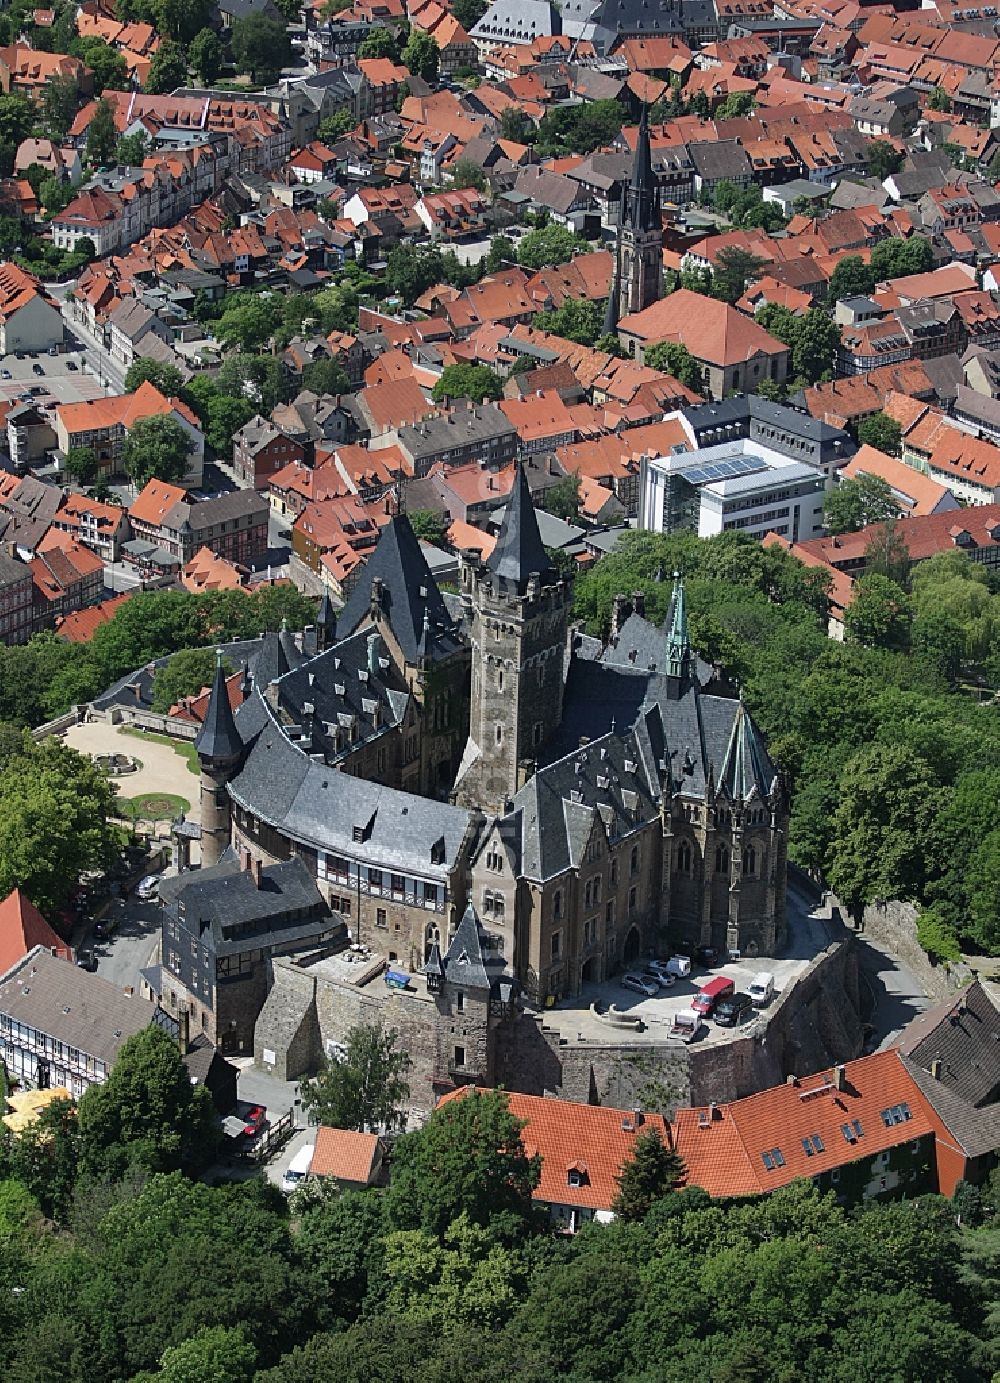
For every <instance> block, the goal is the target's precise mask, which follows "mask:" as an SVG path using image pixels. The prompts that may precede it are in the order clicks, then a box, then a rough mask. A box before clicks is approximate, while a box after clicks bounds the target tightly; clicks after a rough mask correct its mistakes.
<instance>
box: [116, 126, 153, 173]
mask: <svg viewBox="0 0 1000 1383" xmlns="http://www.w3.org/2000/svg"><path fill="white" fill-rule="evenodd" d="M147 148H148V142H147V140H146V136H145V134H144V133H143V132H142V130H137V131H136V133H135V134H127V135H123V136H122V138H121V139H119V141H118V147H117V149H116V150H115V159H116V160H117V162H118V165H119V167H120V168H141V167H142V164H143V160H144V159H145V157H146V150H147Z"/></svg>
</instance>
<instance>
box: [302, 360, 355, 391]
mask: <svg viewBox="0 0 1000 1383" xmlns="http://www.w3.org/2000/svg"><path fill="white" fill-rule="evenodd" d="M302 387H303V389H311V390H312V392H313V393H314V394H349V393H350V392H351V381H350V380H349V379H348V377H347V371H346V370H345V369H344V367H343V365H341V363H340V361H339V360H312V361H310V363H309V364H308V365H307V366H306V367H305V369H304V370H303V371H302Z"/></svg>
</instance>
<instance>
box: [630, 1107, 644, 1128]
mask: <svg viewBox="0 0 1000 1383" xmlns="http://www.w3.org/2000/svg"><path fill="white" fill-rule="evenodd" d="M632 1123H633V1124H634V1125H635V1127H636V1128H639V1127H640V1126H641V1125H642V1110H641V1109H639V1108H638V1106H633V1109H632Z"/></svg>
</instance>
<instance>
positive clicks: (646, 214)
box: [604, 106, 663, 332]
mask: <svg viewBox="0 0 1000 1383" xmlns="http://www.w3.org/2000/svg"><path fill="white" fill-rule="evenodd" d="M618 227H619V229H618V262H617V265H616V268H615V277H614V283H613V285H612V292H611V293H610V295H609V297H608V312H607V316H606V318H605V322H604V330H605V331H606V332H611V331H614V330H615V328H616V327H617V325H618V321H619V320H620V319H621V318H622V317H627V316H628V315H629V313H631V312H641V311H642V310H643V309H644V308H646V307H649V305H650V304H651V303H655V302H656V301H657V300H658V299H660V298H662V297H663V226H662V223H661V221H660V189H659V185H658V184H657V181H656V178H655V177H654V175H653V159H652V155H651V153H650V148H649V116H648V113H647V110H646V107H645V106H643V108H642V116H641V117H640V120H639V137H638V140H637V141H636V146H635V160H634V162H633V164H632V180H631V182H630V183H629V185H628V187H627V188H626V189H625V191H624V193H623V194H622V203H621V214H620V216H619V222H618ZM615 290H617V291H615ZM615 314H617V315H615ZM613 316H614V320H612V317H613Z"/></svg>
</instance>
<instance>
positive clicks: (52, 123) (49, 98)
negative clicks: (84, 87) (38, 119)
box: [42, 77, 80, 139]
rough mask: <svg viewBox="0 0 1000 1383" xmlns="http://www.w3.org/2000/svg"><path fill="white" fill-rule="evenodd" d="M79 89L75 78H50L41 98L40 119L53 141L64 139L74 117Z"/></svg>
mask: <svg viewBox="0 0 1000 1383" xmlns="http://www.w3.org/2000/svg"><path fill="white" fill-rule="evenodd" d="M79 101H80V88H79V87H78V86H77V84H76V78H75V77H52V78H50V79H49V81H47V82H46V84H45V92H44V95H43V96H42V118H43V120H44V121H45V125H46V128H47V129H48V130H49V132H50V133H51V134H52V136H53V138H55V139H64V138H65V137H66V134H67V132H68V130H69V127H70V125H72V123H73V120H74V118H75V117H76V110H77V106H78V105H79Z"/></svg>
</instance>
